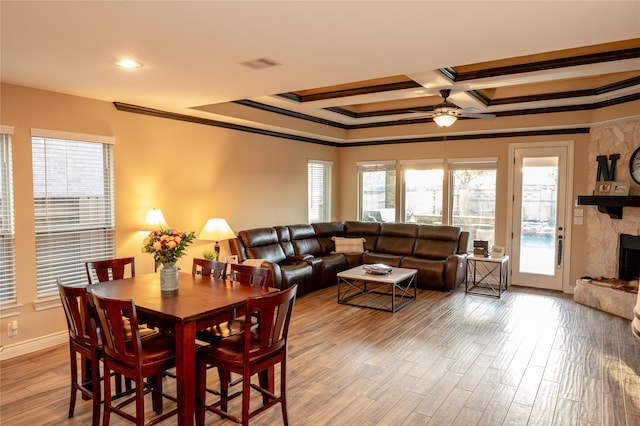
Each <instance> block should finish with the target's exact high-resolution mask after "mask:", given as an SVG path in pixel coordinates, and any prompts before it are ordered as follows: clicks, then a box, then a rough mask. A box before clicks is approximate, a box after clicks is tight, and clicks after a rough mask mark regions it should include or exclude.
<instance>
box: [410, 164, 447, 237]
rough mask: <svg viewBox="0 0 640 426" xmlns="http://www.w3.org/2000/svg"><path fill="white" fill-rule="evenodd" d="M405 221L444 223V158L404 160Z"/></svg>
mask: <svg viewBox="0 0 640 426" xmlns="http://www.w3.org/2000/svg"><path fill="white" fill-rule="evenodd" d="M401 164H402V176H403V182H402V186H403V189H404V203H403V206H404V208H403V215H402V216H403V219H404V220H403V222H406V223H429V224H442V185H443V176H444V175H443V170H442V160H430V161H425V160H420V161H402V162H401Z"/></svg>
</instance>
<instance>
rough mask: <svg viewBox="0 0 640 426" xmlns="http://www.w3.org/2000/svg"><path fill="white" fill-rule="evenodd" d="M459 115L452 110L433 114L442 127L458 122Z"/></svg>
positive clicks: (434, 119)
mask: <svg viewBox="0 0 640 426" xmlns="http://www.w3.org/2000/svg"><path fill="white" fill-rule="evenodd" d="M457 119H458V117H457V116H456V115H455V113H451V112H438V113H436V114H434V115H433V121H435V122H436V124H437V125H438V126H440V127H449V126H451V125H452V124H453V123H455V122H456V120H457Z"/></svg>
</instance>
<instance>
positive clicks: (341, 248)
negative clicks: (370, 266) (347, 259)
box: [331, 237, 367, 254]
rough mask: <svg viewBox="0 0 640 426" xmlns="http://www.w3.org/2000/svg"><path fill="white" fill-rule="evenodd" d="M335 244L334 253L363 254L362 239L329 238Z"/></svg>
mask: <svg viewBox="0 0 640 426" xmlns="http://www.w3.org/2000/svg"><path fill="white" fill-rule="evenodd" d="M331 239H332V240H333V242H334V243H335V244H336V251H335V253H345V254H360V253H363V252H364V246H363V244H364V242H365V241H367V240H365V239H364V238H344V237H331Z"/></svg>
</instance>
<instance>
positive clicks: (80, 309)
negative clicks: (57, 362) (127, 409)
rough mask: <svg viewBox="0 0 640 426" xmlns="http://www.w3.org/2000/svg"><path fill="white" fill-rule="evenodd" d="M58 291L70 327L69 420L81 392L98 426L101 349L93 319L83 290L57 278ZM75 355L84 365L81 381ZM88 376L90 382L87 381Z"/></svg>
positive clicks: (95, 425) (84, 289) (93, 421)
mask: <svg viewBox="0 0 640 426" xmlns="http://www.w3.org/2000/svg"><path fill="white" fill-rule="evenodd" d="M57 283H58V292H59V293H60V300H61V301H62V307H63V308H64V313H65V316H66V319H67V326H68V328H69V355H70V358H69V360H70V362H69V364H70V366H71V397H70V398H69V418H71V417H73V413H74V411H75V406H76V396H77V393H78V392H80V393H81V394H82V396H83V397H84V398H87V399H91V400H92V405H93V413H92V421H91V424H92V425H93V426H97V425H98V423H99V421H100V399H101V397H100V359H102V346H101V344H100V341H99V340H98V334H97V330H96V324H95V318H94V317H93V315H92V314H91V309H92V308H91V306H90V303H89V295H88V294H87V290H86V288H85V287H77V286H76V287H72V286H66V285H63V284H62V281H61V280H60V279H59V278H58V282H57ZM78 355H80V359H81V360H82V362H83V364H84V363H85V362H86V365H87V366H88V367H87V368H86V369H87V370H89V371H86V372H85V366H84V365H83V368H82V370H83V373H82V374H81V376H82V378H81V379H78ZM89 374H90V380H89V381H88V382H85V380H86V379H88V378H89V377H88V376H89Z"/></svg>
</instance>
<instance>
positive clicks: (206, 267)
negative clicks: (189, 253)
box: [191, 257, 227, 278]
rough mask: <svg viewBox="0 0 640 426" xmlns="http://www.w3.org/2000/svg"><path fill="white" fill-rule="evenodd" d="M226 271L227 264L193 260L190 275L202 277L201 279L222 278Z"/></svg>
mask: <svg viewBox="0 0 640 426" xmlns="http://www.w3.org/2000/svg"><path fill="white" fill-rule="evenodd" d="M226 270H227V264H226V263H224V262H218V261H215V260H208V259H198V258H195V257H194V258H193V267H192V269H191V273H192V274H193V275H198V274H199V275H202V276H203V277H212V278H223V277H224V275H225V273H226Z"/></svg>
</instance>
